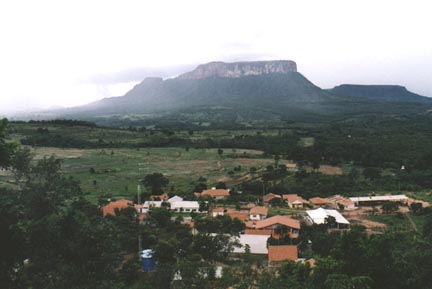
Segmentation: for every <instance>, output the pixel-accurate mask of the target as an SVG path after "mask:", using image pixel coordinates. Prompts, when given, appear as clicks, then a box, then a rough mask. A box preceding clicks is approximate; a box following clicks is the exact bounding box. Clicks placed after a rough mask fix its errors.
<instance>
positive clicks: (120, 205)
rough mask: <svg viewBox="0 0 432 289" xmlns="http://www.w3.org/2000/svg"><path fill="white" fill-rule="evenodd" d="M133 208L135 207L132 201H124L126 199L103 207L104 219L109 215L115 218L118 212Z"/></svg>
mask: <svg viewBox="0 0 432 289" xmlns="http://www.w3.org/2000/svg"><path fill="white" fill-rule="evenodd" d="M132 206H133V203H132V201H129V200H124V199H123V200H118V201H114V202H110V203H109V204H107V205H105V206H103V207H102V214H103V216H104V217H105V216H107V215H111V216H115V215H116V211H121V210H123V209H126V208H129V207H132Z"/></svg>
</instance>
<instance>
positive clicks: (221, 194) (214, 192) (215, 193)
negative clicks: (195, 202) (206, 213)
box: [195, 188, 230, 200]
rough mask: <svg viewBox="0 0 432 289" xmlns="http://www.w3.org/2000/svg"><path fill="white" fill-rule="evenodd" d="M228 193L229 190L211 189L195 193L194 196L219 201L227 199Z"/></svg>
mask: <svg viewBox="0 0 432 289" xmlns="http://www.w3.org/2000/svg"><path fill="white" fill-rule="evenodd" d="M229 192H230V191H229V190H224V189H216V188H211V189H210V190H205V191H202V193H195V195H196V196H197V197H210V198H213V199H216V200H221V199H225V198H226V197H229V195H230V193H229Z"/></svg>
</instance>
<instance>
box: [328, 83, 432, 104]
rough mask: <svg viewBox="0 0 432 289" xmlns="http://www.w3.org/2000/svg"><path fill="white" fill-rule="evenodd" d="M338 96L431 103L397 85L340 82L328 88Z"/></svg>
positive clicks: (427, 99)
mask: <svg viewBox="0 0 432 289" xmlns="http://www.w3.org/2000/svg"><path fill="white" fill-rule="evenodd" d="M328 91H329V92H330V93H332V94H334V95H338V96H350V97H356V98H364V99H371V100H379V101H387V102H411V103H425V104H431V103H432V99H431V98H429V97H425V96H421V95H418V94H415V93H412V92H410V91H408V90H407V89H406V88H405V87H403V86H399V85H357V84H342V85H339V86H336V87H334V88H332V89H329V90H328Z"/></svg>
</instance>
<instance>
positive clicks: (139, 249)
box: [137, 185, 142, 260]
mask: <svg viewBox="0 0 432 289" xmlns="http://www.w3.org/2000/svg"><path fill="white" fill-rule="evenodd" d="M137 194H138V195H137V200H138V205H141V186H140V185H138V186H137ZM140 213H141V207H139V213H138V216H139V214H140ZM141 251H142V246H141V224H140V223H139V222H138V258H139V259H140V260H141V257H140V256H141Z"/></svg>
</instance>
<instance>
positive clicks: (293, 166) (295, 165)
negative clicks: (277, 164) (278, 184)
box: [285, 164, 297, 169]
mask: <svg viewBox="0 0 432 289" xmlns="http://www.w3.org/2000/svg"><path fill="white" fill-rule="evenodd" d="M285 167H286V168H287V169H296V168H297V164H286V165H285Z"/></svg>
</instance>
